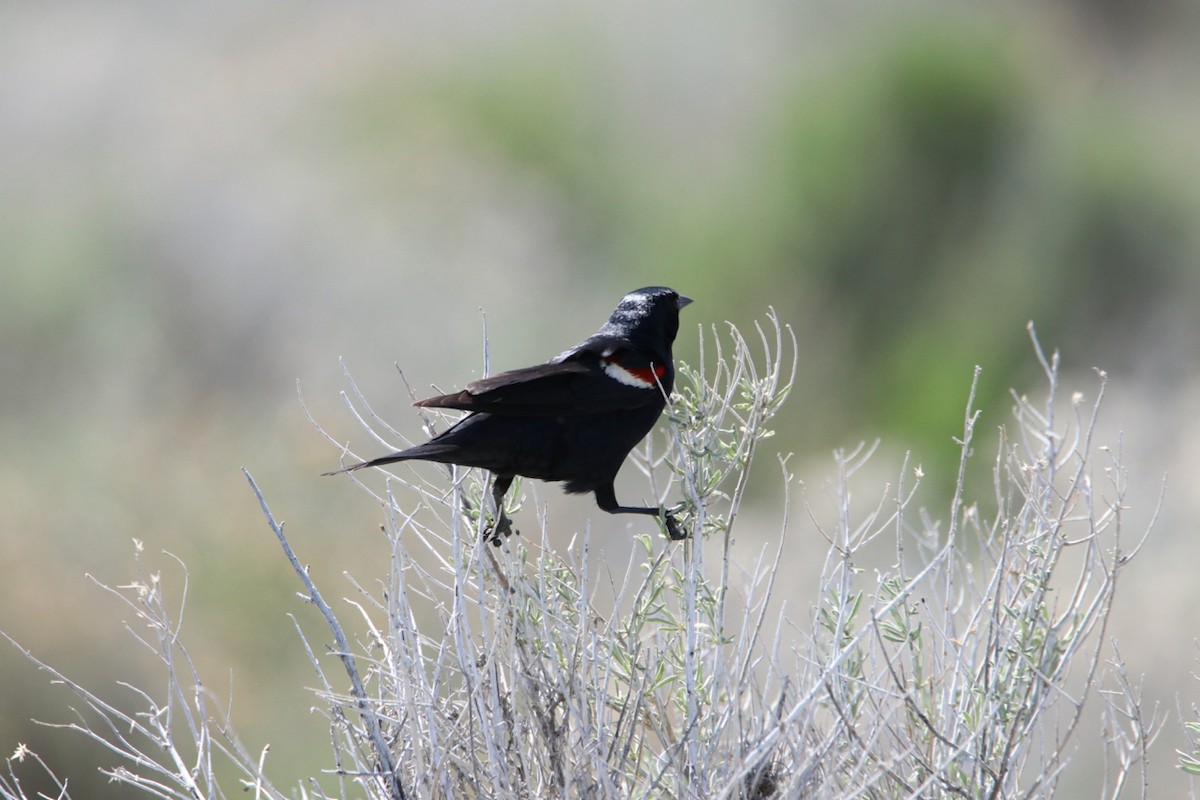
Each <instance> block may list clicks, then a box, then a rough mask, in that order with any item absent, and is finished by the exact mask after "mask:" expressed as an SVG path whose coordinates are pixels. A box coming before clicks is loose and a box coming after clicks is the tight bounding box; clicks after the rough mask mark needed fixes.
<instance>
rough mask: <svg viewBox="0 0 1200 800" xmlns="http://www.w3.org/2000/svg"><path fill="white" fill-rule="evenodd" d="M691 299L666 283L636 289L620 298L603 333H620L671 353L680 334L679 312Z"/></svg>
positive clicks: (632, 339)
mask: <svg viewBox="0 0 1200 800" xmlns="http://www.w3.org/2000/svg"><path fill="white" fill-rule="evenodd" d="M690 302H692V298H690V297H685V296H683V295H681V294H679V293H678V292H676V291H675V290H674V289H668V288H667V287H665V286H647V287H644V288H642V289H637V290H635V291H632V292H630V293H629V294H627V295H625V296H624V297H623V298H621V302H620V303H618V304H617V308H616V310H614V311H613V313H612V316H611V317H609V318H608V322H606V323H605V324H604V327H603V328H601V329H600V333H601V334H604V333H607V334H609V335H616V336H621V337H624V338H627V339H629V340H630V341H634V342H637V343H638V344H643V345H644V346H649V347H651V348H652V349H658V348H659V347H665V352H666V353H667V354H669V353H670V352H671V343H672V342H674V341H675V335H676V334H677V333H679V311H680V309H682V308H683V307H684V306H686V305H687V304H688V303H690Z"/></svg>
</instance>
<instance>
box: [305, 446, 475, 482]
mask: <svg viewBox="0 0 1200 800" xmlns="http://www.w3.org/2000/svg"><path fill="white" fill-rule="evenodd" d="M456 452H457V450H456V449H455V448H454V447H453V446H451V445H447V444H444V443H441V442H436V441H432V442H426V443H425V444H419V445H417V446H416V447H410V448H408V449H407V450H399V451H397V452H395V453H389V454H388V455H386V456H380V457H379V458H372V459H371V460H370V461H363V462H360V463H358V464H351V465H350V466H348V467H342V468H341V469H335V470H333V471H332V472H322V473H321V474H322V475H341V474H342V473H343V472H354V471H355V470H360V469H366V468H367V467H382V466H383V465H385V464H395V463H396V462H397V461H411V460H413V459H417V460H422V461H440V462H450V461H454V453H456Z"/></svg>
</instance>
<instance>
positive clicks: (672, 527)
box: [662, 508, 691, 542]
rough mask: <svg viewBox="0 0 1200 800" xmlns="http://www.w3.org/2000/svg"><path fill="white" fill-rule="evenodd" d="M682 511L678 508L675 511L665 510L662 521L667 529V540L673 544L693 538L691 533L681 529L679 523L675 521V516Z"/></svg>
mask: <svg viewBox="0 0 1200 800" xmlns="http://www.w3.org/2000/svg"><path fill="white" fill-rule="evenodd" d="M679 510H680V509H678V508H676V509H674V510H673V511H667V510H666V509H663V512H662V521H663V526H664V527H666V529H667V538H668V539H670V540H671V541H673V542H680V541H683V540H684V539H687V538H688V537H689V536H691V532H690V531H686V530H683V529H681V528H680V527H679V521H678V520H676V519H675V514H676V513H678V511H679Z"/></svg>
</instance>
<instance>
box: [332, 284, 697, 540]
mask: <svg viewBox="0 0 1200 800" xmlns="http://www.w3.org/2000/svg"><path fill="white" fill-rule="evenodd" d="M690 302H691V300H690V298H687V297H682V296H680V295H679V294H678V293H676V292H675V291H673V290H671V289H668V288H666V287H661V286H651V287H646V288H644V289H638V290H637V291H634V292H630V293H629V294H627V295H625V297H624V298H623V299H622V300H621V302H620V304H619V305H618V306H617V308H616V310H614V311H613V313H612V316H611V317H609V319H608V322H606V323H604V325H603V326H601V328H600V330H598V331H597V332H596V333H595V334H593V335H592V336H591V337H589V338H587V339H585V340H584V341H583V342H580V343H579V344H578V345H576V346H575V347H573V348H571V349H570V350H567V351H565V352H563V353H561V354H560V355H558V356H557V357H555V358H553V359H551V360H550V361H548V362H547V363H545V364H539V365H537V366H533V367H526V368H524V369H517V370H512V371H511V372H502V373H500V374H498V375H493V376H490V377H487V378H483V379H481V380H478V381H475V382H474V383H471V384H469V385H468V386H467V387H466V388H465V389H463V390H462V391H460V392H455V393H452V394H446V395H440V396H438V397H431V398H428V399H426V400H421V401H420V402H418V403H417V404H416V405H418V406H424V407H426V408H451V409H459V410H462V411H469V412H472V413H470V414H469V415H468V416H466V417H464V418H463V419H462V420H460V421H459V422H458V423H457V424H455V425H454V426H453V427H451V428H450V429H449V430H447V431H446V432H445V433H442V434H440V435H439V436H436V437H434V438H433V439H431V440H429V441H428V442H426V443H424V444H420V445H417V446H415V447H410V448H408V449H407V450H401V451H399V452H395V453H391V454H389V455H386V456H381V457H380V458H375V459H372V460H370V461H364V462H363V463H361V464H354V465H352V466H349V467H346V468H344V469H341V470H337V471H336V472H330V473H326V474H327V475H334V474H337V473H338V472H349V471H351V470H357V469H363V468H365V467H377V466H382V465H384V464H391V463H394V462H397V461H408V460H412V459H419V460H423V461H435V462H439V463H445V464H460V465H463V466H467V467H480V468H482V469H487V470H490V471H491V472H492V473H493V474H494V476H495V477H494V480H493V484H492V497H493V498H494V500H495V503H496V509H497V521H496V525H495V526H494V528H493V529H492V530H491V531H489V534H488V535H489V536H491V537H493V541H497V542H498V541H499V538H500V536H501V535H502V534H507V533H509V532H510V527H509V522H508V520H507V519H505V517H504V515H503V512H502V510H501V509H502V508H503V506H502V503H501V501H502V500H503V497H504V494H505V492H507V491H508V488H509V486H510V485H511V484H512V481H513V478H514V477H515V476H517V475H521V476H523V477H527V478H537V479H539V480H544V481H561V482H563V484H564V486H563V488H564V489H565V490H566V491H568V492H578V493H581V492H593V493H594V494H595V497H596V504H597V505H598V506H599V507H600V508H601V509H602V510H604V511H607V512H609V513H612V514H646V515H653V516H658V517H660V518H662V519H663V521H664V523H665V524H666V527H667V533H668V535H669V536H670V537H671V538H672V539H680V538H683V536H684V535H683V534H682V533H681V532H680V531H679V527H678V525H677V524H676V522H675V520H674V519H673V518H672V517H671V516H670V515H669V514H667V513H666V512H665V511H664V510H663V509H662V508H658V507H646V506H623V505H621V504H620V503H619V502H617V498H616V493H615V491H614V489H613V481H614V480H615V479H616V476H617V472H618V470H620V468H621V464H622V463H624V461H625V457H626V456H628V455H629V451H630V450H632V449H633V448H634V447H635V446H636V445H637V443H638V442H640V441H641V440H642V439H643V438H644V437H645V435H646V434H647V433H649V431H650V429H651V428H652V427H654V423H655V422H656V421H657V420H658V417H659V415H661V414H662V411H663V409H664V408H665V407H666V397H667V395H669V394H670V393H671V389H672V387H673V386H674V382H675V367H674V362H673V360H672V357H671V345H672V343H673V342H674V341H675V335H676V334H677V333H678V331H679V311H680V309H682V308H683V307H684V306H685V305H687V304H688V303H690Z"/></svg>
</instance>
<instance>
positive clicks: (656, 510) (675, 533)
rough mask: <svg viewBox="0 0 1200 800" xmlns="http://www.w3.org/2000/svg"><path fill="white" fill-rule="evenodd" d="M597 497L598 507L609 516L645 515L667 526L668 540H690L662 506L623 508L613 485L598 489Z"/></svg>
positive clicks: (596, 491) (596, 490)
mask: <svg viewBox="0 0 1200 800" xmlns="http://www.w3.org/2000/svg"><path fill="white" fill-rule="evenodd" d="M595 495H596V505H598V506H600V510H601V511H607V512H608V513H609V514H645V515H646V516H648V517H658V518H659V519H661V520H662V521H663V524H664V525H665V526H666V528H667V538H669V539H671V541H674V542H678V541H680V540H681V539H686V538H688V534H687V532H686V531H681V530H680V529H679V523H678V522H676V521H675V517H674V516H673V515H672V514H671V513H670V512H669V511H667V510H666V509H664V508H662V507H660V506H623V505H621V504H620V503H618V502H617V492H616V489H614V488H613V485H612V484H611V483H610V484H608V485H607V486H600V487H598V488H596V489H595Z"/></svg>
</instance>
